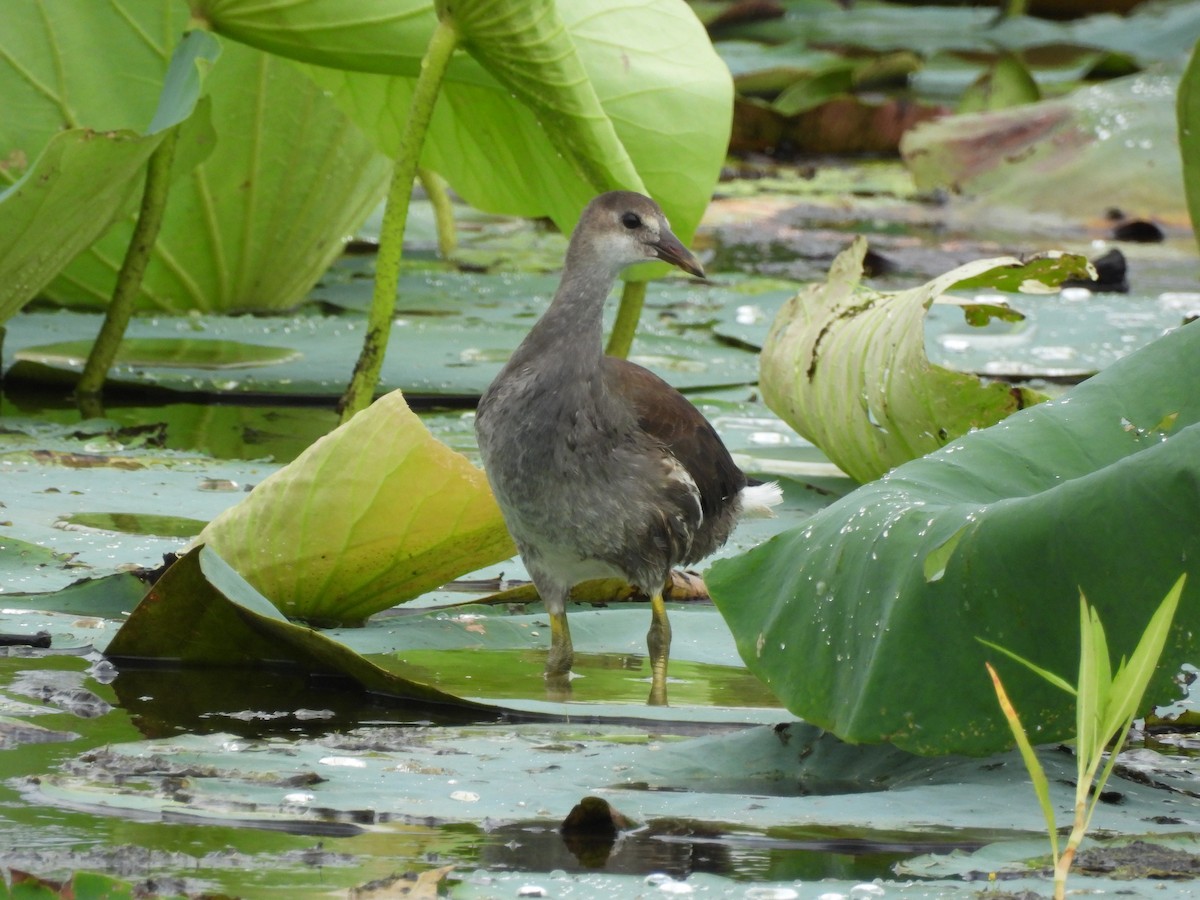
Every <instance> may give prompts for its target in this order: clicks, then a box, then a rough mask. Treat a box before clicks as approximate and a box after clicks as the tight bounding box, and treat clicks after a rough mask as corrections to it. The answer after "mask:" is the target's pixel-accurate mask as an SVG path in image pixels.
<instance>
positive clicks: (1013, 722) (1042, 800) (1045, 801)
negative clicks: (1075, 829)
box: [984, 660, 1058, 863]
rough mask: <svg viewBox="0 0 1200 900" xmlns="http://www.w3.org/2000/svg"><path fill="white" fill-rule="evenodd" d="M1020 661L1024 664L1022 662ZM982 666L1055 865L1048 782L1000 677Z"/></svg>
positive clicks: (1055, 839) (1055, 834)
mask: <svg viewBox="0 0 1200 900" xmlns="http://www.w3.org/2000/svg"><path fill="white" fill-rule="evenodd" d="M1021 661H1022V662H1024V660H1021ZM984 665H985V666H987V670H988V674H989V675H991V676H992V686H993V687H995V689H996V699H997V700H998V701H999V702H1000V710H1001V711H1002V712H1003V713H1004V718H1005V719H1007V720H1008V727H1009V728H1010V729H1012V733H1013V738H1014V739H1015V740H1016V742H1017V749H1018V750H1020V751H1021V759H1022V761H1023V762H1024V763H1025V769H1026V771H1027V772H1029V778H1030V780H1031V781H1032V782H1033V792H1034V793H1035V794H1037V798H1038V803H1039V804H1041V807H1042V815H1043V816H1045V818H1046V833H1047V834H1048V835H1049V836H1050V852H1051V854H1052V855H1053V856H1054V861H1055V862H1056V863H1057V862H1058V829H1057V827H1056V825H1055V823H1054V807H1053V806H1051V804H1050V782H1049V781H1047V780H1046V771H1045V769H1043V768H1042V764H1041V763H1040V762H1038V758H1037V754H1036V753H1035V752H1034V750H1033V745H1032V744H1030V743H1029V737H1028V735H1026V734H1025V728H1024V726H1022V725H1021V717H1020V716H1018V715H1017V710H1016V707H1014V706H1013V705H1012V701H1010V700H1009V699H1008V694H1007V693H1006V692H1005V690H1004V685H1003V684H1002V683H1001V681H1000V676H999V675H997V674H996V670H995V669H993V668H992V665H991V663H984Z"/></svg>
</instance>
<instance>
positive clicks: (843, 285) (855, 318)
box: [760, 237, 1089, 482]
mask: <svg viewBox="0 0 1200 900" xmlns="http://www.w3.org/2000/svg"><path fill="white" fill-rule="evenodd" d="M866 250H867V243H866V240H865V239H864V238H861V237H860V238H857V239H856V240H855V241H854V243H853V244H852V245H851V246H850V247H849V248H848V249H847V250H845V251H843V252H842V253H841V255H839V256H838V257H837V259H836V260H834V263H833V266H832V267H831V268H830V272H829V280H828V281H827V282H826V283H824V284H818V285H814V286H812V287H810V288H809V289H808V290H806V291H802V292H801V293H799V294H797V295H796V296H795V297H793V298H792V299H791V300H789V301H788V302H787V303H786V304H785V305H784V306H783V308H782V309H780V311H779V314H778V315H777V316H776V318H775V322H774V324H773V325H772V327H771V331H770V333H769V334H768V335H767V339H766V342H765V343H764V345H763V351H762V357H761V360H760V376H761V385H762V393H763V399H764V400H765V401H766V403H767V405H768V406H770V407H771V409H773V410H774V411H775V412H776V413H778V414H779V416H780V417H781V418H783V419H784V420H785V421H786V422H787V423H788V424H789V425H791V426H792V427H793V428H795V429H796V431H797V432H799V433H800V434H801V435H803V436H804V437H806V438H808V439H809V440H810V441H812V442H813V443H814V444H816V445H817V446H818V447H820V448H821V449H822V450H823V451H824V452H825V454H826V455H827V456H828V457H829V458H830V459H831V460H832V461H833V462H834V463H836V464H837V465H838V466H839V467H840V468H841V469H842V470H843V471H844V472H846V474H848V475H850V476H851V477H852V478H855V479H857V480H859V481H863V482H866V481H870V480H871V479H873V478H878V477H879V476H880V475H882V474H883V473H884V472H886V471H888V470H889V469H891V468H892V467H893V466H896V465H899V464H900V463H903V462H907V461H908V460H910V459H915V458H916V457H918V456H923V455H924V454H926V453H929V452H930V451H932V450H936V449H937V448H939V447H941V446H943V445H945V444H946V443H947V442H948V441H950V440H952V439H953V438H956V437H958V436H959V435H962V434H966V433H967V432H968V431H970V430H971V429H973V428H984V427H986V426H988V425H991V424H993V423H995V422H998V421H999V420H1001V419H1003V418H1004V417H1005V416H1007V415H1009V414H1010V413H1012V412H1015V411H1016V410H1018V409H1021V408H1023V407H1025V406H1030V405H1032V404H1034V403H1038V402H1040V401H1042V400H1043V399H1045V398H1044V397H1043V395H1042V394H1040V393H1039V392H1038V391H1035V390H1033V389H1032V388H1028V387H1014V386H1012V385H1009V384H1003V383H999V382H994V383H991V384H982V383H981V382H980V380H979V379H978V378H977V377H976V376H975V375H972V374H969V373H964V372H955V371H953V370H950V369H946V368H943V367H941V366H937V365H934V364H933V363H931V362H930V361H929V358H928V357H927V356H926V354H925V327H924V326H925V313H926V311H927V310H928V309H929V307H930V306H931V305H932V304H933V302H934V301H935V300H937V299H938V298H939V297H941V296H942V295H943V294H945V293H946V292H947V291H949V290H951V289H953V288H959V289H976V288H984V287H987V288H990V289H993V290H1017V289H1020V290H1025V291H1031V290H1042V291H1045V290H1050V288H1048V287H1047V285H1048V284H1057V283H1059V282H1061V281H1062V280H1063V279H1066V278H1070V277H1078V276H1080V275H1083V274H1085V273H1086V272H1087V271H1088V269H1089V267H1088V262H1087V260H1086V259H1085V258H1084V257H1080V256H1070V255H1061V254H1059V255H1047V256H1042V257H1038V258H1035V259H1033V260H1031V261H1029V262H1027V263H1022V262H1021V261H1020V260H1017V259H1012V258H1001V259H989V260H978V261H975V262H972V263H968V264H966V265H964V266H960V267H959V268H957V269H954V270H953V271H951V272H947V273H946V274H944V275H941V276H939V277H938V278H935V279H933V280H932V281H929V282H927V283H926V284H923V285H921V286H919V287H916V288H912V289H910V290H906V291H899V292H895V293H880V292H877V291H872V290H869V289H867V288H864V287H862V286H861V284H860V281H861V279H862V264H863V258H864V256H865V254H866ZM972 314H973V315H975V316H976V318H979V316H981V315H983V312H982V311H979V310H976V311H975V312H974V313H972Z"/></svg>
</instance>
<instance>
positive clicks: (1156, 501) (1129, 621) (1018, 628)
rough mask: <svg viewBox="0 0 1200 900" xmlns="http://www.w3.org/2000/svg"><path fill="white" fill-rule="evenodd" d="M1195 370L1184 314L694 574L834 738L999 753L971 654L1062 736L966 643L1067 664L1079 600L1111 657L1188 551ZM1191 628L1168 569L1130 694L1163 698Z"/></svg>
mask: <svg viewBox="0 0 1200 900" xmlns="http://www.w3.org/2000/svg"><path fill="white" fill-rule="evenodd" d="M1198 378H1200V325H1196V324H1190V325H1185V326H1183V327H1181V328H1178V329H1177V330H1175V331H1173V332H1171V333H1169V334H1167V335H1166V336H1165V337H1162V338H1160V339H1159V340H1157V341H1155V342H1153V343H1151V344H1150V345H1148V346H1146V347H1144V348H1142V349H1141V350H1138V351H1136V352H1134V353H1132V354H1130V355H1129V356H1127V357H1125V358H1124V359H1122V360H1119V361H1118V362H1116V363H1114V364H1113V365H1111V366H1110V367H1108V368H1107V369H1105V370H1104V371H1102V372H1101V373H1100V374H1098V375H1096V376H1094V377H1093V378H1092V379H1090V380H1089V381H1087V382H1084V383H1083V384H1081V385H1079V386H1077V387H1075V388H1073V389H1072V390H1071V391H1069V392H1068V393H1067V394H1066V395H1065V396H1063V397H1062V398H1060V399H1058V400H1054V401H1050V402H1047V403H1042V404H1039V405H1037V406H1034V407H1032V408H1030V409H1026V410H1022V411H1021V412H1019V413H1016V414H1014V415H1013V416H1011V417H1009V418H1008V419H1006V420H1005V421H1003V422H1001V423H999V424H997V425H994V426H992V427H990V428H986V429H983V430H980V431H976V432H973V433H971V434H968V435H965V436H964V437H962V438H960V439H959V440H957V441H954V442H953V443H951V444H949V445H948V446H946V447H944V448H943V449H941V450H939V451H937V452H935V453H932V454H930V455H929V456H926V457H924V458H922V459H918V460H914V461H912V462H909V463H907V464H905V465H902V466H900V467H898V468H896V469H895V470H893V471H892V472H890V473H888V474H887V475H885V476H883V477H882V478H881V479H879V480H878V481H875V482H873V483H871V484H868V485H866V486H864V487H860V488H859V489H858V490H856V491H853V492H852V493H850V494H848V495H847V496H846V497H844V498H843V499H841V500H839V501H837V502H836V503H834V504H833V505H831V506H829V507H828V508H826V509H825V510H822V511H820V512H818V513H816V514H815V515H814V516H812V518H810V519H809V520H808V521H807V522H806V523H805V524H804V525H803V526H802V527H799V528H796V529H793V530H791V531H788V532H785V533H783V534H781V535H780V536H779V537H777V538H775V539H773V540H771V541H769V542H768V543H767V544H765V545H763V546H761V547H758V548H756V549H754V550H752V551H750V552H749V553H747V554H746V555H744V556H742V557H739V558H736V559H731V560H722V561H718V562H717V563H714V565H713V566H712V567H711V568H710V569H709V572H708V575H707V577H706V582H707V584H708V587H709V590H710V592H711V594H712V597H713V600H714V601H715V602H716V604H717V607H718V609H719V610H720V611H721V613H722V615H724V617H725V619H726V621H727V622H728V623H729V625H730V628H731V630H732V631H733V633H734V637H735V639H736V641H737V645H738V651H739V653H740V654H741V656H742V658H743V659H744V660H745V661H746V664H747V666H748V667H749V668H750V669H751V671H753V672H754V673H755V674H757V675H758V676H759V677H760V678H762V679H763V680H764V681H765V682H766V683H767V684H768V686H770V687H771V689H772V690H773V691H774V692H775V694H776V696H778V697H779V698H780V700H782V701H783V702H784V704H785V705H786V706H787V707H788V708H789V709H790V710H791V711H792V712H794V713H796V714H797V715H799V716H801V717H803V718H804V719H805V720H807V721H809V722H812V723H814V724H816V725H819V726H821V727H823V728H827V729H829V730H830V731H832V732H834V733H835V734H837V735H838V736H839V737H841V738H843V739H845V740H849V741H853V742H877V741H892V742H894V743H896V744H898V745H900V746H902V747H905V748H906V749H910V750H913V751H915V752H918V753H928V754H936V753H951V752H962V753H987V752H991V751H994V750H998V749H1001V748H1002V747H1004V746H1006V745H1008V744H1009V743H1010V742H1011V734H1010V733H1009V730H1008V726H1007V724H1006V723H1005V720H1004V718H1003V716H1002V714H1001V712H1000V710H999V707H998V706H997V704H996V703H995V697H994V695H993V693H992V686H991V682H990V679H989V678H988V676H987V674H986V672H985V670H984V665H983V664H984V661H985V660H990V661H991V662H992V663H993V665H995V666H996V667H997V668H998V669H1000V670H1001V675H1002V677H1003V679H1004V683H1005V685H1006V687H1007V688H1008V691H1009V694H1010V696H1012V697H1013V700H1014V702H1015V703H1017V704H1018V705H1019V707H1020V710H1021V717H1022V721H1023V722H1024V724H1025V727H1026V729H1027V730H1028V731H1029V733H1030V734H1031V735H1033V736H1035V737H1034V740H1035V741H1036V742H1039V743H1042V742H1047V741H1053V740H1059V739H1063V738H1067V737H1069V736H1070V735H1071V734H1072V732H1073V730H1074V728H1075V709H1074V699H1073V698H1072V697H1071V696H1070V695H1068V694H1066V693H1065V692H1063V691H1061V690H1059V689H1058V688H1057V687H1055V686H1054V685H1051V684H1049V683H1047V682H1045V681H1044V680H1043V679H1041V678H1039V677H1038V676H1036V675H1034V674H1033V673H1031V672H1029V671H1028V670H1025V669H1024V667H1022V666H1020V665H1018V664H1016V663H1014V662H1012V661H1011V660H1010V659H1008V658H1007V657H1005V656H1003V655H1002V654H999V653H997V652H995V651H992V650H989V649H987V648H986V647H984V646H983V645H982V644H981V643H980V642H979V641H977V640H976V638H982V639H984V640H986V641H990V642H991V643H993V644H995V645H996V646H1000V647H1004V648H1005V649H1006V650H1009V651H1012V652H1014V653H1016V654H1018V655H1020V656H1021V657H1024V658H1025V659H1028V660H1030V661H1031V662H1033V663H1035V664H1036V665H1038V666H1041V667H1043V668H1045V669H1047V670H1049V671H1052V672H1056V673H1059V674H1062V673H1072V672H1075V671H1077V670H1078V660H1079V652H1080V649H1079V624H1078V622H1079V615H1078V606H1079V593H1080V591H1081V590H1082V591H1083V593H1084V594H1085V595H1086V596H1087V598H1088V602H1089V603H1090V604H1091V605H1092V606H1093V608H1094V609H1095V610H1096V611H1097V614H1098V615H1099V617H1100V619H1101V620H1102V621H1103V622H1104V623H1105V625H1106V628H1107V631H1108V633H1109V634H1110V635H1111V636H1112V640H1111V647H1112V655H1113V657H1114V658H1120V657H1122V656H1125V657H1128V656H1129V654H1130V653H1131V652H1132V650H1133V647H1134V645H1135V644H1136V643H1137V640H1138V638H1139V636H1140V635H1141V633H1142V630H1143V629H1144V628H1145V626H1146V622H1147V620H1148V619H1149V617H1150V613H1151V612H1152V611H1153V610H1154V608H1155V607H1156V606H1157V605H1158V603H1159V601H1160V600H1161V598H1162V597H1163V595H1164V594H1165V593H1166V592H1167V589H1168V588H1169V587H1170V586H1171V585H1172V584H1173V583H1174V582H1175V580H1176V579H1177V578H1178V577H1179V576H1180V574H1181V573H1191V572H1193V571H1194V570H1195V567H1196V563H1195V560H1197V559H1200V464H1198V463H1197V460H1200V393H1197V391H1196V390H1195V384H1196V381H1197V379H1198ZM1197 634H1200V586H1198V585H1197V579H1196V578H1194V577H1189V578H1188V582H1187V587H1186V588H1185V591H1184V596H1183V599H1182V601H1181V603H1180V606H1179V612H1178V614H1177V618H1176V622H1175V625H1174V627H1173V629H1172V631H1171V634H1170V636H1169V638H1168V640H1167V645H1166V650H1165V651H1164V653H1163V657H1162V661H1161V663H1160V666H1159V669H1158V671H1157V673H1156V675H1155V676H1154V678H1153V680H1152V681H1151V684H1150V689H1149V691H1148V694H1147V697H1146V702H1147V703H1151V702H1167V701H1169V700H1171V699H1173V698H1174V697H1175V695H1176V694H1177V692H1178V685H1177V684H1176V683H1175V682H1174V678H1173V676H1174V675H1175V673H1177V672H1178V671H1179V666H1180V665H1181V664H1182V663H1184V662H1186V661H1192V660H1194V659H1195V656H1196V649H1197V648H1196V635H1197ZM948 685H952V686H953V689H952V690H947V686H948Z"/></svg>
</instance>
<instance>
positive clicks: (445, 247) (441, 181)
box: [417, 166, 458, 259]
mask: <svg viewBox="0 0 1200 900" xmlns="http://www.w3.org/2000/svg"><path fill="white" fill-rule="evenodd" d="M417 177H418V178H419V179H421V186H422V187H424V188H425V193H426V194H428V195H429V202H430V203H432V204H433V221H434V224H435V225H436V226H437V242H438V256H440V257H441V258H442V259H453V258H454V255H455V253H457V252H458V232H457V231H455V230H454V206H453V204H451V203H450V191H449V190H448V188H447V187H446V179H445V178H443V177H442V176H441V175H439V174H438V173H437V172H435V171H433V169H426V168H425V167H424V166H422V167H421V168H419V169H417Z"/></svg>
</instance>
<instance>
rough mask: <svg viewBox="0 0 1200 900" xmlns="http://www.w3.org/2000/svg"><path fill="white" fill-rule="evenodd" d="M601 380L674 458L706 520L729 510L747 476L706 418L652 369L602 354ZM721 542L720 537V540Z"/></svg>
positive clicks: (715, 518)
mask: <svg viewBox="0 0 1200 900" xmlns="http://www.w3.org/2000/svg"><path fill="white" fill-rule="evenodd" d="M603 371H604V381H605V384H606V385H607V387H608V388H609V390H611V391H614V392H616V393H618V394H620V395H621V396H622V397H625V398H626V399H627V400H628V401H629V402H630V403H631V404H632V406H633V408H634V409H635V410H636V411H637V418H638V425H639V426H640V427H641V429H642V430H643V431H645V432H646V433H647V434H648V435H650V436H651V437H653V438H654V439H655V440H657V441H660V442H661V443H662V444H663V445H664V446H665V447H666V448H667V449H668V450H669V451H670V452H671V454H672V455H673V456H674V457H675V458H676V459H677V460H679V462H680V463H681V464H682V465H683V467H684V468H685V469H687V471H688V474H690V475H691V476H692V480H693V481H695V482H696V487H697V488H698V489H699V491H700V508H701V509H702V510H703V511H704V518H705V520H706V522H708V521H712V522H715V521H716V520H717V519H719V518H721V517H722V516H721V514H722V513H724V512H726V511H727V510H728V509H729V505H730V503H731V502H732V501H733V499H734V498H735V497H736V496H737V494H738V492H739V491H741V489H742V488H743V487H745V486H746V476H745V474H744V473H743V472H742V470H741V469H739V468H738V467H737V465H735V464H734V461H733V458H732V457H730V455H729V451H728V450H727V449H725V444H724V443H723V442H722V441H721V438H720V436H718V434H717V432H716V431H715V430H714V429H713V427H712V425H710V424H709V423H708V420H707V419H705V418H704V416H703V415H701V413H700V410H698V409H696V407H695V406H693V405H692V404H691V402H689V401H688V400H687V398H685V397H684V396H683V395H682V394H680V393H679V392H678V391H677V390H675V388H673V387H671V386H670V385H669V384H667V383H666V382H665V381H663V380H662V379H661V378H659V377H658V376H657V375H655V374H654V373H653V372H650V371H648V370H646V369H643V368H642V367H641V366H639V365H637V364H635V363H631V362H629V361H628V360H624V359H618V358H616V357H613V356H606V357H604V370H603ZM722 540H723V538H722Z"/></svg>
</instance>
